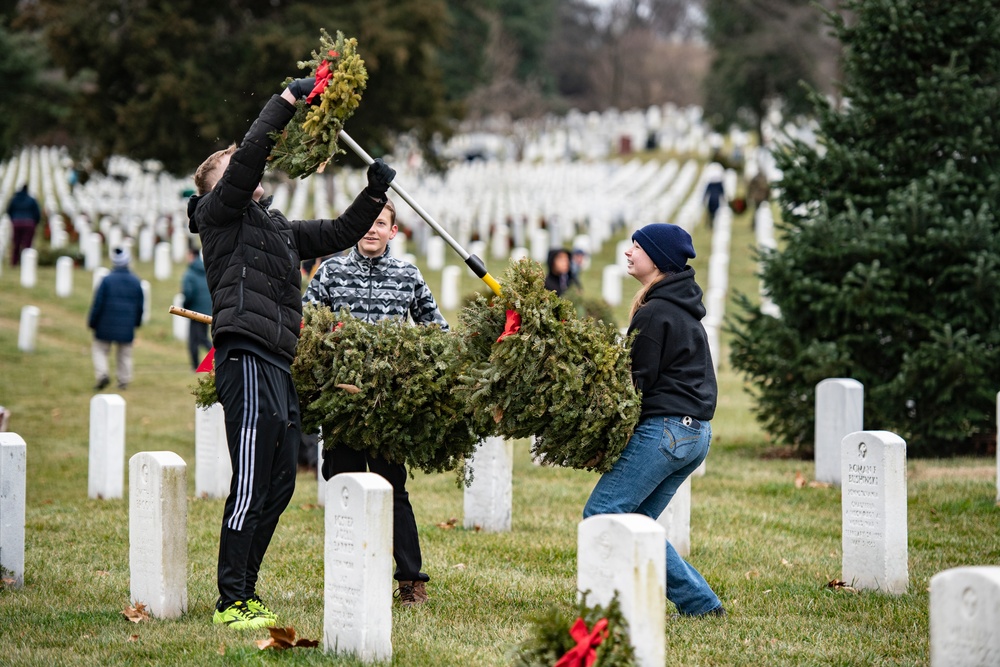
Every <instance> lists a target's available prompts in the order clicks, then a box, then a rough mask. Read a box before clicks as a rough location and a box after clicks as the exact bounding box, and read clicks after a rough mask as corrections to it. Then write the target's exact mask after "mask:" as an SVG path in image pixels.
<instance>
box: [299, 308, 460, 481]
mask: <svg viewBox="0 0 1000 667" xmlns="http://www.w3.org/2000/svg"><path fill="white" fill-rule="evenodd" d="M303 315H304V326H303V328H302V333H301V336H300V338H299V345H298V350H297V353H296V357H295V362H294V363H293V364H292V378H293V380H294V382H295V388H296V390H297V391H298V394H299V401H300V404H301V406H302V426H303V430H304V431H305V432H307V433H309V432H317V431H318V430H319V429H320V428H322V432H323V439H324V441H325V443H326V444H327V445H328V446H329V445H332V444H334V443H338V444H344V445H347V446H349V447H352V448H354V449H358V450H363V451H367V452H368V453H369V454H370V455H373V456H381V457H383V458H385V459H386V460H387V461H390V462H394V463H404V464H406V465H407V466H408V467H409V468H411V469H413V468H418V469H420V470H423V471H424V472H443V471H445V470H455V469H459V468H461V467H462V465H463V464H464V462H465V459H466V458H467V457H469V456H471V455H472V452H473V451H474V450H475V447H476V444H477V443H478V441H479V438H478V437H477V436H476V435H475V434H474V433H473V432H472V430H471V428H470V421H469V418H468V414H467V412H466V406H465V405H464V404H463V403H462V402H461V401H460V400H459V398H458V396H457V395H455V394H454V393H453V392H452V388H453V387H454V385H455V383H456V382H457V378H458V375H459V373H460V372H461V370H462V366H461V364H462V361H463V356H462V355H460V354H459V352H458V350H459V346H461V345H462V340H461V338H460V337H459V336H457V335H456V334H453V333H449V332H446V331H442V330H441V329H440V327H438V326H436V325H427V326H414V325H411V324H408V323H407V322H405V321H402V320H397V319H388V320H382V321H381V322H378V323H376V324H368V323H366V322H362V321H361V320H358V319H356V318H353V317H351V316H350V315H349V314H348V313H347V312H346V311H343V312H342V313H339V314H335V313H333V312H332V311H331V310H330V309H329V308H326V307H323V306H307V307H306V308H305V310H304V313H303Z"/></svg>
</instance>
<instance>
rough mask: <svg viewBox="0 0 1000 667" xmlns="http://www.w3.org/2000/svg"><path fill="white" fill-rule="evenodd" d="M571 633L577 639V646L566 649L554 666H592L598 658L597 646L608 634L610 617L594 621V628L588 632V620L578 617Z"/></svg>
mask: <svg viewBox="0 0 1000 667" xmlns="http://www.w3.org/2000/svg"><path fill="white" fill-rule="evenodd" d="M569 634H570V636H571V637H572V638H573V639H575V640H576V646H574V647H573V648H571V649H570V650H568V651H566V655H564V656H563V657H561V658H559V661H558V662H556V664H555V665H554V667H590V666H591V665H593V664H594V661H595V660H597V647H598V646H600V644H601V642H603V641H604V640H605V639H606V638H607V636H608V619H606V618H602V619H601V620H599V621H598V622H597V623H594V629H593V630H591V631H590V632H587V623H586V621H584V620H583V619H582V618H578V619H576V622H575V623H574V624H573V627H571V628H570V629H569Z"/></svg>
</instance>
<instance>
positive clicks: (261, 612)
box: [247, 593, 278, 622]
mask: <svg viewBox="0 0 1000 667" xmlns="http://www.w3.org/2000/svg"><path fill="white" fill-rule="evenodd" d="M247 607H248V608H249V609H250V611H252V612H253V613H255V614H257V615H258V616H263V617H264V618H269V619H271V620H272V621H275V622H277V620H278V615H277V614H275V613H274V612H273V611H271V610H270V609H268V608H267V605H266V604H264V601H263V600H261V599H260V597H259V596H257V594H256V593H255V594H254V596H253V597H252V598H248V599H247Z"/></svg>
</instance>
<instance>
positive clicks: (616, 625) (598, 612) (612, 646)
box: [512, 593, 636, 667]
mask: <svg viewBox="0 0 1000 667" xmlns="http://www.w3.org/2000/svg"><path fill="white" fill-rule="evenodd" d="M530 632H531V634H530V636H529V637H528V638H527V639H526V640H524V641H523V642H521V644H519V645H518V646H517V648H516V649H515V651H514V656H513V662H512V664H513V665H514V667H553V665H555V667H578V666H580V665H595V666H596V665H600V667H633V666H634V665H635V664H636V663H635V651H634V649H633V648H632V643H631V640H630V638H629V633H628V623H627V622H626V620H625V618H624V616H622V612H621V606H620V604H619V602H618V594H617V593H615V596H614V597H613V598H612V599H611V602H609V603H608V606H607V608H605V607H602V606H601V605H595V606H593V607H590V606H588V605H587V594H586V593H584V594H583V596H582V597H581V599H580V600H579V601H578V602H577V603H576V605H575V606H574V607H573V608H572V609H571V610H569V611H567V610H565V609H564V608H560V607H556V606H553V607H551V608H550V609H549V610H548V611H546V612H544V613H541V614H539V615H537V616H535V617H534V618H533V619H532V626H531V630H530Z"/></svg>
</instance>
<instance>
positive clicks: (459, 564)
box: [451, 563, 465, 570]
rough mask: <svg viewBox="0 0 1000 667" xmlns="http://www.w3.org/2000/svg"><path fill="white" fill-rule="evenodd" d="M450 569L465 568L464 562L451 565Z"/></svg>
mask: <svg viewBox="0 0 1000 667" xmlns="http://www.w3.org/2000/svg"><path fill="white" fill-rule="evenodd" d="M451 569H453V570H464V569H465V563H458V564H456V565H452V566H451Z"/></svg>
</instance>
